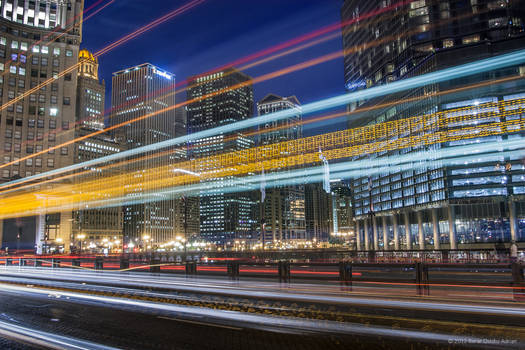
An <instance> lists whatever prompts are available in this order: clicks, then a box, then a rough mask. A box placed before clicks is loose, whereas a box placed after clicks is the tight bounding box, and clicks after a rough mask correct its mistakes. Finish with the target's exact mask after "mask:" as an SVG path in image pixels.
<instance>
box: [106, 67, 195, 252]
mask: <svg viewBox="0 0 525 350" xmlns="http://www.w3.org/2000/svg"><path fill="white" fill-rule="evenodd" d="M174 84H175V76H174V75H173V74H171V73H169V72H166V71H164V70H161V69H160V68H158V67H156V66H154V65H152V64H149V63H144V64H141V65H138V66H136V67H131V68H127V69H125V70H121V71H119V72H115V73H113V80H112V100H111V103H112V106H113V117H112V118H111V119H110V124H111V125H121V127H119V128H118V129H117V130H116V137H117V140H118V141H119V142H120V143H121V144H122V145H124V146H125V148H126V149H128V150H129V149H134V148H137V147H141V146H146V145H151V144H155V143H158V142H161V141H165V140H168V139H171V138H173V137H176V136H180V135H183V134H185V130H181V128H177V125H176V124H177V123H176V113H175V108H174V107H175V94H174V93H173V92H172V91H171V89H172V88H174ZM140 117H144V118H142V119H140V120H138V121H133V120H134V119H136V118H140ZM158 151H166V152H158ZM184 156H185V153H183V154H181V153H180V152H178V151H177V150H174V149H169V150H156V151H151V152H146V153H144V154H142V155H141V156H139V157H137V158H133V159H131V161H130V162H129V163H128V165H127V166H126V169H124V170H125V171H126V172H127V174H128V176H132V177H143V176H144V175H143V172H144V170H145V169H150V168H154V167H162V166H164V167H170V166H172V165H173V164H175V162H176V161H177V160H180V159H182V158H184ZM153 180H154V179H153V178H149V177H144V178H143V182H142V183H143V184H144V183H148V182H151V181H153ZM142 195H144V191H143V190H142V188H141V186H136V187H134V188H133V189H130V190H129V193H128V194H127V199H126V201H136V199H138V202H139V203H138V204H132V205H128V204H124V224H123V225H124V227H123V232H124V236H125V237H126V239H128V240H129V239H134V240H137V241H141V240H143V239H144V240H145V241H148V243H149V242H151V240H153V242H154V243H153V244H154V245H155V244H156V243H155V242H158V243H163V242H167V241H171V240H173V239H174V238H175V236H176V235H177V234H181V233H182V232H183V228H182V225H183V224H182V222H181V221H180V220H177V219H176V218H178V217H180V216H179V215H176V214H177V212H178V211H180V210H181V207H182V206H181V203H180V201H179V200H175V199H168V198H165V199H164V198H162V197H159V200H158V201H152V202H144V200H143V198H142Z"/></svg>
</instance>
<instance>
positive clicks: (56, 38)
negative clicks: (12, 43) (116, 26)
mask: <svg viewBox="0 0 525 350" xmlns="http://www.w3.org/2000/svg"><path fill="white" fill-rule="evenodd" d="M103 1H104V0H98V1H97V2H96V3H94V4H93V5H91V6H89V7H88V8H87V9H85V10H84V11H83V12H82V13H83V14H85V13H87V12H89V11H90V10H92V9H93V8H95V7H96V6H97V5H99V4H100V3H101V2H103ZM113 2H115V0H110V1H109V2H108V3H106V4H104V5H103V6H102V7H101V8H99V9H97V10H96V11H95V12H94V13H92V14H90V15H88V16H87V17H85V18H83V19H82V20H81V21H80V23H84V22H85V21H87V20H88V19H89V18H91V17H92V16H93V15H95V14H97V13H99V12H100V11H102V10H103V9H104V8H106V7H107V6H108V5H110V4H112V3H113ZM81 16H82V14H80V15H77V16H75V17H74V18H73V19H71V20H70V21H69V22H67V23H66V26H67V25H69V24H70V23H73V24H72V25H71V26H70V27H66V28H65V29H64V30H63V31H62V32H61V33H60V34H59V35H58V36H56V37H54V38H53V39H52V40H50V41H47V42H45V45H48V44H51V43H53V42H55V41H57V40H58V39H60V38H61V37H63V36H64V35H66V34H67V33H68V31H69V30H70V29H72V28H73V27H74V26H75V21H76V20H77V19H78V18H79V17H81ZM59 29H61V28H59V27H56V28H54V29H53V30H52V31H51V32H50V33H47V34H46V35H45V36H44V37H42V39H40V40H38V41H37V42H35V43H34V44H33V45H31V46H29V48H28V49H27V52H29V55H27V59H28V60H29V59H30V58H31V57H33V56H34V55H33V47H35V46H37V45H41V44H42V43H44V40H47V39H48V38H50V37H51V36H52V35H53V34H55V33H57V32H58V30H59ZM11 63H13V60H12V59H10V60H8V61H7V62H6V63H5V64H6V66H7V65H11ZM20 64H21V62H16V63H15V66H17V67H18V66H20ZM8 72H9V70H7V69H6V70H5V71H4V72H3V73H2V74H0V76H4V75H5V74H7V73H8Z"/></svg>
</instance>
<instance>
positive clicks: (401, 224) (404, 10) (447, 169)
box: [341, 0, 525, 250]
mask: <svg viewBox="0 0 525 350" xmlns="http://www.w3.org/2000/svg"><path fill="white" fill-rule="evenodd" d="M392 4H393V2H391V1H379V0H378V1H361V0H346V1H345V2H344V4H343V7H342V11H341V14H342V21H343V23H344V24H347V25H345V27H344V28H343V45H344V49H345V83H346V87H347V89H348V90H349V91H354V90H357V89H365V88H368V87H372V86H377V85H380V84H386V83H389V82H392V81H396V80H400V79H404V78H408V77H414V76H418V75H421V74H425V73H428V72H431V71H436V70H439V69H443V68H446V67H451V66H454V65H457V64H461V63H467V62H472V61H476V60H478V59H481V58H487V57H490V56H494V55H498V54H502V53H506V52H510V51H513V50H517V49H520V48H523V47H524V44H525V36H524V21H525V3H524V2H523V1H481V0H476V1H473V0H472V1H471V0H450V1H429V0H419V1H410V2H409V3H407V4H406V6H400V7H397V8H396V9H392V10H389V11H386V12H385V13H384V14H383V15H380V16H373V17H368V18H366V19H364V20H362V19H360V16H362V15H366V14H367V13H368V12H370V11H373V10H376V9H379V8H382V7H387V6H391V5H392ZM524 71H525V70H524V68H523V67H511V68H508V69H505V70H499V71H495V72H490V73H485V74H478V75H476V76H472V77H469V78H468V79H463V80H460V81H459V80H452V81H448V82H446V83H440V84H429V85H426V86H425V87H422V88H418V89H413V90H411V91H408V92H404V93H399V94H395V95H392V96H387V97H383V98H381V100H380V101H379V99H377V100H368V101H359V102H357V103H354V104H352V105H350V106H349V112H350V113H351V117H350V122H349V126H350V127H359V126H365V125H374V124H377V123H382V122H386V121H396V120H402V119H404V118H409V117H416V116H418V115H436V117H437V118H448V117H452V116H454V115H457V114H455V113H457V110H458V109H462V110H463V111H462V112H461V113H464V115H471V116H473V117H475V116H476V115H479V114H480V113H484V112H487V108H488V109H490V110H492V111H493V112H494V113H495V117H494V118H495V119H491V121H500V122H504V121H507V120H510V119H508V118H523V116H522V115H520V114H519V113H518V114H516V115H513V116H511V117H509V116H503V115H499V114H498V113H499V112H500V111H501V109H500V108H501V107H500V106H501V104H502V103H512V101H518V100H519V99H521V98H523V96H525V95H523V93H524V92H525V86H524V83H523V79H521V80H516V81H515V83H513V84H511V85H503V84H497V81H495V82H494V84H492V85H491V86H490V88H478V89H467V87H468V85H469V84H476V83H480V82H487V81H490V80H494V79H495V78H496V77H497V78H504V77H512V76H516V77H519V76H520V74H521V75H523V72H524ZM454 88H462V89H463V90H460V92H458V93H455V94H447V93H446V91H449V90H452V89H454ZM380 103H382V104H385V105H388V106H387V107H383V108H381V107H379V106H377V105H378V104H380ZM373 106H375V108H374V109H373V110H371V111H370V110H369V112H367V113H359V108H362V107H373ZM485 122H486V121H485ZM441 125H446V123H444V124H441ZM465 126H467V125H466V124H460V123H456V124H450V125H446V126H445V127H443V126H438V125H437V124H436V127H435V128H433V129H432V128H426V130H407V129H403V130H399V135H396V136H391V139H392V138H394V139H395V138H402V137H411V136H413V137H423V136H424V135H427V134H437V133H438V132H440V131H442V130H445V129H446V130H453V129H458V132H462V131H460V129H461V128H464V127H465ZM440 128H441V129H440ZM521 137H523V135H521V134H519V133H514V132H512V131H511V130H509V131H508V133H504V134H502V135H498V136H486V137H481V136H480V137H478V138H473V137H469V140H457V141H454V142H444V143H439V144H434V145H418V146H415V147H409V148H404V149H401V150H395V151H388V152H376V153H371V154H369V155H366V156H362V157H354V158H353V159H354V160H361V159H386V157H396V156H403V155H405V154H408V153H412V152H421V151H424V152H427V154H428V155H429V156H428V158H427V160H432V157H433V155H432V154H438V153H439V152H441V151H442V150H446V149H450V150H452V149H453V147H460V146H466V145H476V144H478V145H483V144H484V143H487V142H494V141H498V142H501V141H506V140H509V139H513V138H514V139H515V138H521ZM378 141H379V140H378ZM384 141H388V140H386V139H385V140H384ZM524 170H525V168H524V166H523V164H522V162H521V159H519V158H516V157H513V156H509V155H507V153H506V152H500V153H499V154H497V155H493V156H490V157H480V158H479V159H472V160H471V161H469V162H458V163H455V164H448V165H447V166H445V164H440V163H439V162H436V161H434V162H433V163H432V164H431V165H427V164H425V163H421V165H417V164H414V166H413V167H412V168H410V169H407V170H406V171H401V172H399V171H393V172H384V173H381V174H371V175H370V176H368V177H363V178H359V179H353V181H352V201H353V207H354V214H355V218H356V237H355V243H356V245H357V247H358V249H366V250H369V249H375V250H380V249H440V248H442V249H443V248H444V249H447V248H452V249H454V248H458V247H474V246H478V247H480V246H486V245H487V244H493V242H499V241H503V242H510V241H513V240H516V241H519V240H524V239H525V202H524V197H523V193H524V189H525V183H524V181H523V180H524V179H525V177H524V176H523V174H524Z"/></svg>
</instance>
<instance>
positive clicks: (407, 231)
mask: <svg viewBox="0 0 525 350" xmlns="http://www.w3.org/2000/svg"><path fill="white" fill-rule="evenodd" d="M405 234H406V238H407V248H406V249H407V250H410V249H412V232H410V216H409V215H408V212H406V213H405Z"/></svg>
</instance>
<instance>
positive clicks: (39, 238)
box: [35, 214, 46, 255]
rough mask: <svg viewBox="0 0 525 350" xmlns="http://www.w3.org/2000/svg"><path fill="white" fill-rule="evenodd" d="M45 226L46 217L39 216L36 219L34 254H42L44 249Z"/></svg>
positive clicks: (43, 215)
mask: <svg viewBox="0 0 525 350" xmlns="http://www.w3.org/2000/svg"><path fill="white" fill-rule="evenodd" d="M45 225H46V215H45V214H40V215H38V216H37V217H36V235H35V241H36V242H35V244H36V253H37V254H39V255H40V254H42V252H43V247H44V243H45V242H44V238H45Z"/></svg>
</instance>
